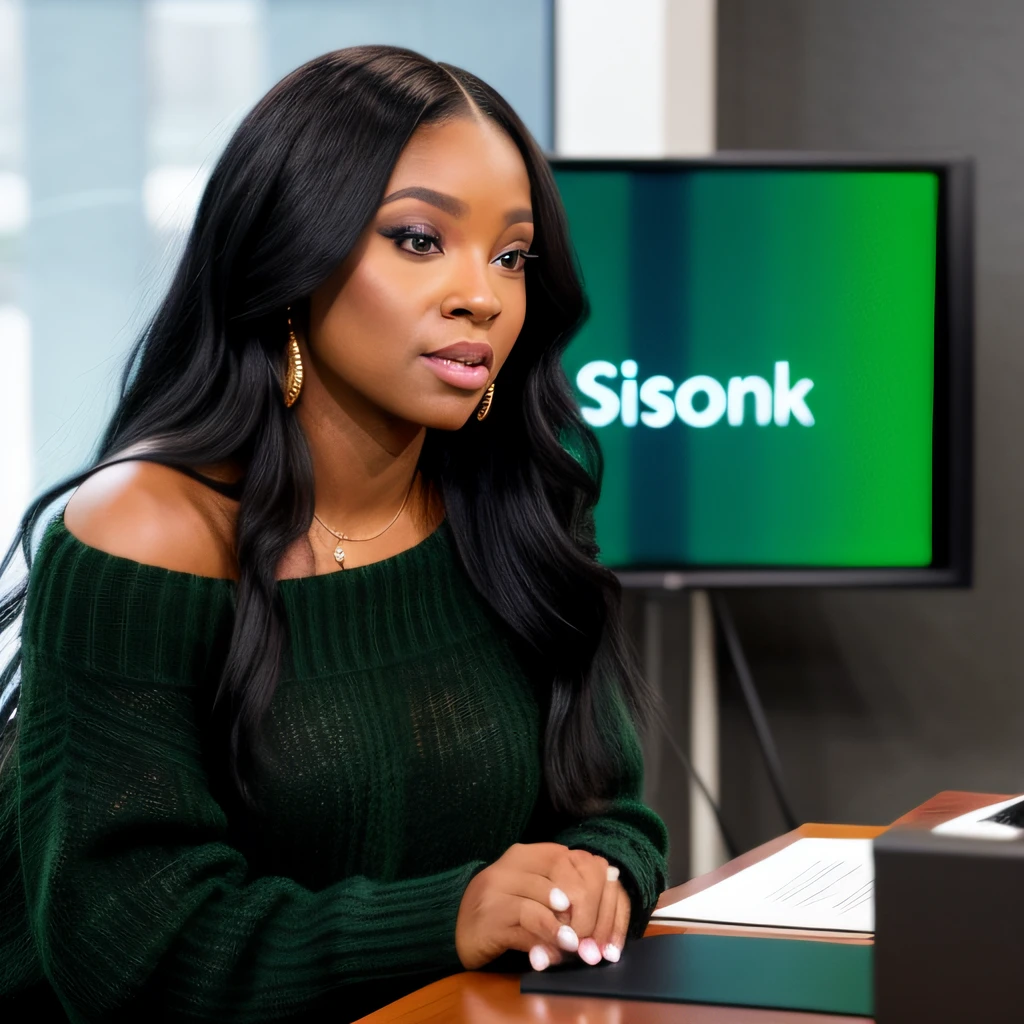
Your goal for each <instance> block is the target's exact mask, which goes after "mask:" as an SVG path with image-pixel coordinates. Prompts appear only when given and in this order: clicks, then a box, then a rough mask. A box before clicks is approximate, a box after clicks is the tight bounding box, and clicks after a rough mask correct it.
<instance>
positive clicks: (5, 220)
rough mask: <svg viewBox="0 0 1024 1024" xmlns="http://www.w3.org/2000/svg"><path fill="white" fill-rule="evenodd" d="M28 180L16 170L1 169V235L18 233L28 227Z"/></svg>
mask: <svg viewBox="0 0 1024 1024" xmlns="http://www.w3.org/2000/svg"><path fill="white" fill-rule="evenodd" d="M28 210H29V201H28V182H27V181H26V180H25V176H24V175H23V174H18V173H17V172H16V171H2V170H0V235H16V234H19V233H20V232H22V231H24V230H25V228H26V227H28Z"/></svg>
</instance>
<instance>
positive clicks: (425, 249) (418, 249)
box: [398, 234, 441, 256]
mask: <svg viewBox="0 0 1024 1024" xmlns="http://www.w3.org/2000/svg"><path fill="white" fill-rule="evenodd" d="M438 241H439V239H437V238H435V237H434V236H433V235H411V234H410V235H404V236H403V237H402V238H400V239H399V240H398V248H399V249H404V250H405V251H406V252H414V253H416V255H417V256H426V255H428V254H429V253H431V252H434V251H436V252H440V251H441V250H440V248H437V243H438ZM406 243H408V245H407V244H406Z"/></svg>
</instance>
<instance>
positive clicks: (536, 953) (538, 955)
mask: <svg viewBox="0 0 1024 1024" xmlns="http://www.w3.org/2000/svg"><path fill="white" fill-rule="evenodd" d="M530 963H531V964H532V965H533V969H534V970H535V971H543V970H544V968H546V967H547V966H548V965H549V964H550V963H551V958H550V957H549V956H548V951H547V950H546V949H545V948H544V947H543V946H534V947H532V948H531V950H530Z"/></svg>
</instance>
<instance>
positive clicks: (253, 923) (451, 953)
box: [0, 515, 668, 1022]
mask: <svg viewBox="0 0 1024 1024" xmlns="http://www.w3.org/2000/svg"><path fill="white" fill-rule="evenodd" d="M280 593H281V595H282V598H283V601H284V606H285V610H286V612H287V620H288V628H289V637H290V641H289V650H288V653H287V655H286V657H285V660H284V664H283V666H282V674H281V680H280V683H279V686H278V690H277V693H276V695H275V697H274V701H273V704H272V706H271V710H270V713H269V717H268V720H267V722H266V734H267V737H268V751H269V756H268V758H267V759H266V761H265V762H264V766H263V768H262V769H261V772H260V778H259V793H260V796H261V798H262V799H263V801H264V811H263V813H262V814H261V815H259V816H258V817H257V816H256V815H251V814H245V813H242V812H241V811H239V810H237V809H234V810H232V809H231V807H232V805H231V803H230V801H229V800H228V799H226V798H225V799H219V798H218V796H217V794H218V793H219V792H220V790H218V788H217V786H216V785H215V784H214V783H215V778H214V775H213V774H212V773H211V770H210V768H209V765H211V764H212V763H213V762H212V761H211V760H210V759H209V758H207V757H206V756H205V752H206V748H205V746H203V745H202V744H201V737H202V736H203V735H204V733H203V730H202V728H201V725H200V721H201V716H202V714H203V712H202V708H203V707H205V706H206V703H207V701H208V700H209V698H210V693H211V687H212V686H213V685H214V683H215V680H216V666H217V665H218V664H219V662H218V658H219V657H222V652H223V650H224V649H225V644H226V642H227V639H228V638H229V636H230V630H231V622H232V618H233V609H234V584H233V583H231V582H230V581H228V580H218V579H213V578H209V577H204V576H194V575H191V574H188V573H182V572H174V571H171V570H169V569H163V568H160V567H157V566H150V565H143V564H141V563H138V562H134V561H131V560H129V559H125V558H119V557H116V556H113V555H110V554H107V553H105V552H102V551H99V550H97V549H95V548H91V547H89V546H87V545H85V544H83V543H82V542H81V541H79V540H78V539H77V538H76V537H74V536H73V535H72V534H71V533H69V532H68V530H67V529H66V527H65V526H64V523H63V517H62V516H61V515H58V516H57V517H56V518H55V519H53V520H52V521H51V522H50V523H49V524H48V525H47V527H46V530H45V533H44V536H43V540H42V544H41V547H40V549H39V551H38V554H37V557H36V559H35V561H34V564H33V569H32V574H31V577H30V583H29V594H28V604H27V607H26V612H25V619H24V624H23V628H22V644H23V651H24V663H23V668H22V690H21V698H20V701H21V702H20V707H19V711H18V719H17V720H18V722H19V732H18V743H17V746H16V748H15V754H14V756H13V759H12V761H11V762H10V763H9V764H8V767H7V769H5V771H4V774H3V778H2V780H0V906H2V908H3V909H2V914H0V1017H4V1016H5V1010H4V1007H5V1006H6V1007H7V1008H8V1012H9V1010H10V1009H11V1008H12V1007H17V1009H18V1010H19V1012H20V1013H21V1014H24V1015H26V1016H27V1015H28V1013H30V1012H34V1011H35V1010H37V1009H41V1008H42V1007H44V1006H49V1005H51V1004H54V1002H55V995H56V998H59V1000H60V1003H61V1004H62V1005H63V1007H64V1009H65V1011H66V1012H67V1014H68V1016H69V1017H70V1018H71V1019H72V1020H75V1021H101V1020H103V1021H107V1020H122V1019H123V1020H132V1021H136V1020H150V1021H152V1020H174V1021H185V1020H203V1021H220V1022H225V1021H254V1022H255V1021H259V1022H264V1021H273V1020H278V1019H281V1020H298V1019H303V1018H308V1019H322V1020H331V1021H334V1022H342V1021H349V1020H353V1019H355V1018H357V1017H359V1016H362V1015H363V1014H366V1013H368V1012H370V1011H372V1010H373V1009H376V1008H377V1007H379V1006H381V1005H383V1004H385V1003H387V1002H390V1001H392V1000H394V999H397V998H398V997H399V996H401V995H403V994H405V993H407V992H409V991H412V990H413V989H415V988H418V987H420V986H421V985H424V984H427V983H428V982H430V981H433V980H436V979H438V978H441V977H444V976H445V975H448V974H452V973H455V972H458V971H460V970H462V969H463V968H462V965H461V963H460V961H459V959H458V956H457V954H456V951H455V922H456V916H457V914H458V909H459V902H460V900H461V898H462V894H463V891H464V890H465V888H466V885H467V884H468V882H469V881H470V879H471V878H472V876H473V875H474V874H475V873H476V872H477V871H479V870H480V869H482V868H483V867H485V866H486V865H487V864H489V863H492V862H493V861H495V860H496V859H497V858H498V857H500V856H501V855H502V853H504V852H505V850H507V849H508V847H509V846H511V845H512V844H513V843H516V842H541V841H550V842H557V843H563V844H565V845H566V846H569V847H579V848H584V849H589V850H591V851H592V852H595V853H600V854H601V855H603V856H605V857H607V858H608V860H609V861H610V862H611V863H613V864H616V865H618V866H619V868H620V869H621V872H622V873H621V876H620V877H621V878H622V881H623V884H624V885H625V886H626V889H627V891H628V892H629V894H630V898H631V900H632V918H631V926H630V937H632V938H635V937H637V936H639V935H640V934H642V932H643V929H644V927H645V925H646V922H647V920H648V918H649V916H650V912H651V911H652V910H653V908H654V905H655V903H656V902H657V899H658V896H659V894H660V893H661V891H662V890H663V889H664V888H665V886H666V884H667V878H666V861H665V858H666V856H667V852H668V836H667V833H666V830H665V826H664V824H663V823H662V821H661V820H660V819H659V818H658V817H657V815H655V814H654V813H653V812H652V811H651V810H650V809H649V808H648V807H646V806H645V805H644V804H643V802H642V800H641V796H640V793H641V780H642V775H643V764H642V756H641V752H640V747H639V744H638V742H637V738H636V734H635V732H634V731H633V729H632V726H631V725H630V724H629V721H628V718H627V717H626V713H625V710H624V706H622V710H621V715H620V722H621V723H622V734H623V736H624V737H625V739H626V744H625V747H626V750H627V758H626V760H627V761H628V765H627V766H626V767H624V769H623V772H622V777H621V787H620V792H619V798H618V799H617V801H616V802H615V804H614V806H613V809H612V810H611V812H610V813H608V814H607V815H603V816H601V817H594V818H588V819H585V820H582V821H580V820H567V819H565V818H563V817H560V816H558V815H556V814H554V813H553V812H552V811H551V808H550V805H549V803H548V801H547V799H546V795H545V789H544V786H543V780H542V771H541V742H542V735H543V723H544V716H545V713H546V705H545V697H544V686H543V685H541V681H540V680H538V679H536V678H531V674H530V672H529V671H528V670H527V668H526V666H527V665H528V661H527V660H526V659H524V658H523V657H522V651H521V649H520V647H519V645H518V642H517V640H516V638H515V637H514V634H512V632H511V631H510V630H509V629H508V627H506V626H505V625H504V623H502V622H501V620H500V619H498V617H497V616H496V615H495V614H494V613H493V612H492V611H491V610H490V609H489V608H488V606H486V604H485V603H484V601H483V600H482V598H481V597H480V595H479V594H478V592H477V591H476V590H475V588H474V587H473V586H472V584H471V582H470V580H469V578H468V576H467V575H466V574H465V572H464V570H463V569H462V566H461V563H460V562H459V559H458V556H457V552H456V548H455V543H454V538H453V536H452V534H451V528H450V526H449V525H448V523H447V520H446V521H445V522H443V523H442V525H441V526H440V527H439V528H438V529H437V530H436V531H435V532H434V533H433V534H431V535H430V536H429V537H428V538H427V539H426V540H424V541H422V542H421V543H420V544H418V545H416V546H415V547H413V548H411V549H409V550H407V551H404V552H402V553H400V554H398V555H396V556H394V557H392V558H388V559H385V560H384V561H381V562H377V563H374V564H372V565H365V566H360V567H356V568H353V569H348V570H345V571H342V572H334V573H330V574H326V575H322V576H313V577H307V578H303V579H292V580H284V581H281V583H280ZM534 675H536V674H534ZM520 957H521V960H518V959H516V958H520ZM510 958H511V959H510ZM502 960H503V962H505V961H507V962H509V963H511V964H512V965H513V966H515V967H517V968H518V969H522V970H525V969H528V966H529V965H528V962H527V961H526V957H525V954H520V953H514V954H506V956H505V957H504V958H502ZM18 1019H21V1018H20V1017H18Z"/></svg>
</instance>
